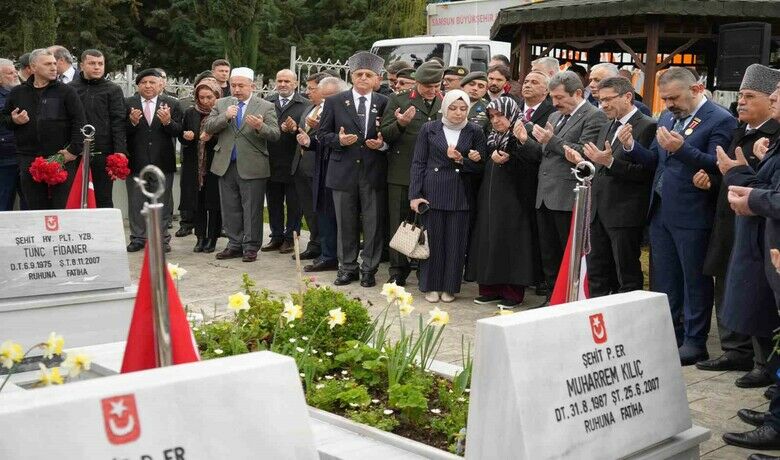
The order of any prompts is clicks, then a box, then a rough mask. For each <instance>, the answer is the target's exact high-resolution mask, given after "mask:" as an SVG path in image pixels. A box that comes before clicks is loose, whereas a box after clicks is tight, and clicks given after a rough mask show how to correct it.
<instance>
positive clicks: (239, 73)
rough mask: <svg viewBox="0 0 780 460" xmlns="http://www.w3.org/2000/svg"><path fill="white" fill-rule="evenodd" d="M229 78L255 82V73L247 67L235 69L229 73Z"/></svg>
mask: <svg viewBox="0 0 780 460" xmlns="http://www.w3.org/2000/svg"><path fill="white" fill-rule="evenodd" d="M230 76H231V77H246V78H248V79H250V80H252V81H255V71H254V70H252V69H250V68H249V67H236V68H234V69H233V70H232V71H231V72H230Z"/></svg>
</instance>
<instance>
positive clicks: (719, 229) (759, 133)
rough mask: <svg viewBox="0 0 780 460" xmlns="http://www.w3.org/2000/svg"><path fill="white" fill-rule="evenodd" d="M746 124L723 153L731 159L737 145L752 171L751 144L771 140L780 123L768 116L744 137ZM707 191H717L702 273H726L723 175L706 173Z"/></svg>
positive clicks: (729, 219) (730, 242)
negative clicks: (708, 185) (713, 218)
mask: <svg viewBox="0 0 780 460" xmlns="http://www.w3.org/2000/svg"><path fill="white" fill-rule="evenodd" d="M746 127H747V125H746V124H744V123H743V124H740V126H739V127H737V129H735V130H734V137H733V138H732V139H731V145H730V146H729V148H728V150H727V153H728V155H729V157H731V158H732V159H734V158H735V154H734V151H735V150H736V148H737V147H738V146H739V147H741V148H742V151H743V152H744V154H745V158H747V160H748V164H750V166H751V167H752V168H753V169H754V170H755V169H757V168H758V164H759V160H758V158H756V157H755V156H754V155H753V144H755V142H756V141H757V140H759V139H760V138H762V137H768V138H769V139H770V140H774V139H775V138H777V137H778V135H780V123H778V122H777V121H776V120H774V119H770V120H769V121H767V122H766V123H764V124H763V126H761V128H759V129H758V130H756V131H755V132H754V133H751V134H750V135H748V136H745V128H746ZM710 183H711V184H712V186H711V187H710V190H711V192H712V193H714V194H717V197H718V198H717V203H716V204H715V223H714V224H713V226H712V233H711V234H710V242H709V246H708V247H707V256H706V258H705V259H704V274H705V275H708V276H726V268H727V267H728V265H729V257H730V256H731V248H732V247H733V246H734V217H735V216H734V211H733V210H732V209H731V206H729V200H728V187H726V186H724V185H723V177H722V176H721V175H720V174H717V175H716V174H710Z"/></svg>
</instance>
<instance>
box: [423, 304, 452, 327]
mask: <svg viewBox="0 0 780 460" xmlns="http://www.w3.org/2000/svg"><path fill="white" fill-rule="evenodd" d="M428 315H430V317H431V319H430V320H429V321H428V323H429V324H433V325H434V326H444V325H446V324H447V323H449V322H450V314H449V313H447V312H446V311H442V310H439V307H436V308H434V309H433V310H431V311H429V312H428Z"/></svg>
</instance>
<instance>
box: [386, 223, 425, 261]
mask: <svg viewBox="0 0 780 460" xmlns="http://www.w3.org/2000/svg"><path fill="white" fill-rule="evenodd" d="M390 247H391V248H393V249H395V250H396V251H398V252H400V253H401V254H404V255H405V256H406V257H409V258H410V259H418V260H422V259H427V258H428V257H430V255H431V250H430V248H429V247H428V231H427V230H425V228H424V227H423V226H421V225H417V214H416V213H415V216H414V222H407V221H404V222H401V225H399V226H398V230H396V231H395V235H393V239H391V240H390Z"/></svg>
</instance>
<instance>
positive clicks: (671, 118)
mask: <svg viewBox="0 0 780 460" xmlns="http://www.w3.org/2000/svg"><path fill="white" fill-rule="evenodd" d="M658 85H659V88H658V89H659V94H660V96H661V99H663V101H664V103H665V104H666V108H667V111H666V112H664V113H663V114H662V115H661V117H660V119H659V120H658V132H657V134H656V140H655V141H654V142H653V143H652V145H651V146H650V148H649V149H648V148H645V147H643V146H642V145H640V144H639V143H634V145H633V146H632V147H631V148H630V149H626V151H627V153H628V155H630V156H632V157H633V158H635V159H636V160H637V161H638V162H640V163H643V164H646V165H651V166H652V167H654V168H655V177H654V178H653V186H652V189H651V190H652V191H651V197H650V210H649V216H648V217H649V220H650V247H651V257H652V274H651V279H652V286H651V289H652V290H654V291H657V292H663V293H665V294H666V295H667V296H668V297H669V306H670V308H671V313H672V322H673V324H674V328H675V334H676V336H677V346H678V347H679V352H680V362H681V364H682V365H684V366H687V365H692V364H694V363H696V362H697V361H701V360H703V359H707V358H709V355H708V353H707V346H706V343H707V334H708V333H709V330H710V320H711V317H712V304H713V281H712V277H708V276H705V275H704V274H703V272H702V271H703V265H704V257H705V255H706V252H707V242H708V241H709V237H710V231H711V229H712V224H713V218H714V213H715V200H714V197H713V196H712V194H710V193H708V192H706V191H703V190H699V189H698V188H696V187H695V186H694V185H693V176H694V174H696V173H697V172H698V171H699V170H700V169H703V170H704V171H706V172H710V173H716V172H717V171H718V167H717V163H716V157H715V154H716V150H715V149H716V148H717V147H721V148H726V147H728V145H729V143H730V141H731V136H732V132H733V131H734V128H736V127H737V122H736V120H735V119H734V117H732V116H731V114H730V113H728V112H727V111H726V110H725V109H723V108H722V107H720V106H718V105H716V104H714V103H712V102H710V101H708V100H707V99H706V98H705V97H704V94H703V93H704V87H703V85H701V84H700V83H697V81H696V78H695V77H694V75H693V74H692V73H691V72H690V71H689V70H687V69H684V68H671V69H669V70H667V71H666V72H665V73H664V74H663V75H662V76H661V77H660V78H659V80H658Z"/></svg>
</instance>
